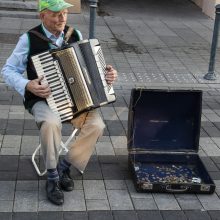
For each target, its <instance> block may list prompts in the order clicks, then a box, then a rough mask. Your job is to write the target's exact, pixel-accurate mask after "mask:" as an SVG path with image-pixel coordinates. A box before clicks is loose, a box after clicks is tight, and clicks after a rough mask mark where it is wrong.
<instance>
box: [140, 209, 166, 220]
mask: <svg viewBox="0 0 220 220" xmlns="http://www.w3.org/2000/svg"><path fill="white" fill-rule="evenodd" d="M137 215H138V219H139V220H146V219H150V220H163V217H162V216H161V213H160V212H159V211H152V210H151V211H150V210H149V211H137Z"/></svg>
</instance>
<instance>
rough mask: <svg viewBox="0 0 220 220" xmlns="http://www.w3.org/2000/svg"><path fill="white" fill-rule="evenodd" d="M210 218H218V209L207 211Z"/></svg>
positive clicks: (219, 214)
mask: <svg viewBox="0 0 220 220" xmlns="http://www.w3.org/2000/svg"><path fill="white" fill-rule="evenodd" d="M208 213H209V215H210V217H211V219H212V220H220V211H208Z"/></svg>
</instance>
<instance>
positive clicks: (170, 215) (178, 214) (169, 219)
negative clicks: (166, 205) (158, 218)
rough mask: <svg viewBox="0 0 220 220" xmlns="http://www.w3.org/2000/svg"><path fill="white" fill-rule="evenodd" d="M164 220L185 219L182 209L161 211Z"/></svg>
mask: <svg viewBox="0 0 220 220" xmlns="http://www.w3.org/2000/svg"><path fill="white" fill-rule="evenodd" d="M161 215H162V216H163V219H164V220H177V219H178V220H187V217H186V216H185V214H184V212H183V211H161Z"/></svg>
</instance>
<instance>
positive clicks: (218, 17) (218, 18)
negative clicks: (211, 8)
mask: <svg viewBox="0 0 220 220" xmlns="http://www.w3.org/2000/svg"><path fill="white" fill-rule="evenodd" d="M219 22H220V4H218V5H216V6H215V24H214V30H213V37H212V45H211V54H210V60H209V70H208V73H207V74H206V75H205V76H204V79H207V80H216V78H217V77H216V74H215V72H214V68H215V56H216V50H217V46H218V35H219Z"/></svg>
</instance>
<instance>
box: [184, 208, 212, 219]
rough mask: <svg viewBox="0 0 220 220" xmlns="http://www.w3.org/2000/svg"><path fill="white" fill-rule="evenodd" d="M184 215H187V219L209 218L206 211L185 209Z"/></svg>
mask: <svg viewBox="0 0 220 220" xmlns="http://www.w3.org/2000/svg"><path fill="white" fill-rule="evenodd" d="M185 215H186V216H187V218H188V220H198V219H199V220H211V218H210V216H209V214H208V212H207V211H200V210H194V211H185Z"/></svg>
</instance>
